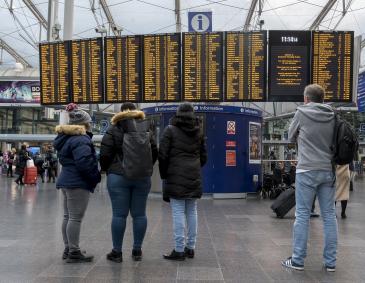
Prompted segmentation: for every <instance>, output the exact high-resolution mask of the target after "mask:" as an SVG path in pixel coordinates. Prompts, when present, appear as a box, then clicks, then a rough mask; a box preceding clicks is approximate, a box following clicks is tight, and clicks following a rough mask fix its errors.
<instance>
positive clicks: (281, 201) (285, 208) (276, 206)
mask: <svg viewBox="0 0 365 283" xmlns="http://www.w3.org/2000/svg"><path fill="white" fill-rule="evenodd" d="M294 206H295V190H294V189H293V188H289V189H287V190H285V191H284V192H282V193H281V194H280V195H279V196H278V198H277V199H276V200H275V201H274V203H273V204H272V205H271V209H272V210H273V211H274V212H275V213H276V216H277V217H278V218H283V217H284V216H285V215H286V214H287V213H288V212H289V210H291V209H292V208H293V207H294Z"/></svg>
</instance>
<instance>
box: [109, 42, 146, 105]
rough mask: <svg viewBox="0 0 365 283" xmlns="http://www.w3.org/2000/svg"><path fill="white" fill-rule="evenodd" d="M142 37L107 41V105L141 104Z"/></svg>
mask: <svg viewBox="0 0 365 283" xmlns="http://www.w3.org/2000/svg"><path fill="white" fill-rule="evenodd" d="M141 40H142V37H141V36H126V37H107V38H106V39H105V44H104V49H105V51H104V52H105V93H106V102H107V103H118V102H125V101H131V102H140V101H141V98H142V97H141V92H142V74H141V69H142V67H141V43H142V41H141Z"/></svg>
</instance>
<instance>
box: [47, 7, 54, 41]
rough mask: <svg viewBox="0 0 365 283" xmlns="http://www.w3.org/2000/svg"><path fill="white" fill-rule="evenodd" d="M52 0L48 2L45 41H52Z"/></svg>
mask: <svg viewBox="0 0 365 283" xmlns="http://www.w3.org/2000/svg"><path fill="white" fill-rule="evenodd" d="M53 20H54V19H53V0H48V27H47V41H52V27H53Z"/></svg>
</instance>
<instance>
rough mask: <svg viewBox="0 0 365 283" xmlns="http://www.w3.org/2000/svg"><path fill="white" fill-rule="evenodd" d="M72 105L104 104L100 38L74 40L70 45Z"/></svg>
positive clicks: (101, 44)
mask: <svg viewBox="0 0 365 283" xmlns="http://www.w3.org/2000/svg"><path fill="white" fill-rule="evenodd" d="M71 65H72V68H71V69H72V74H71V75H72V84H71V89H72V91H71V93H72V98H73V99H72V101H73V102H74V103H81V104H82V103H84V104H85V103H87V104H91V103H102V102H104V83H103V41H102V38H93V39H85V40H84V39H83V40H74V41H72V43H71Z"/></svg>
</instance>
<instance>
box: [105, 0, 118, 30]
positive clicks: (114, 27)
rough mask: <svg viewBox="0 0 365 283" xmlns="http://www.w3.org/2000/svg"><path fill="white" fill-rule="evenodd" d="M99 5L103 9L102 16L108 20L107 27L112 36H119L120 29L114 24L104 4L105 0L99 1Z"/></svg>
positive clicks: (106, 5)
mask: <svg viewBox="0 0 365 283" xmlns="http://www.w3.org/2000/svg"><path fill="white" fill-rule="evenodd" d="M100 5H101V7H102V8H103V11H104V14H105V16H106V18H107V19H108V22H109V25H110V27H111V29H112V31H113V33H114V35H119V34H120V31H121V28H120V27H118V26H117V24H116V23H115V21H114V19H113V16H112V14H111V12H110V10H109V7H108V4H107V3H106V0H100Z"/></svg>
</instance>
